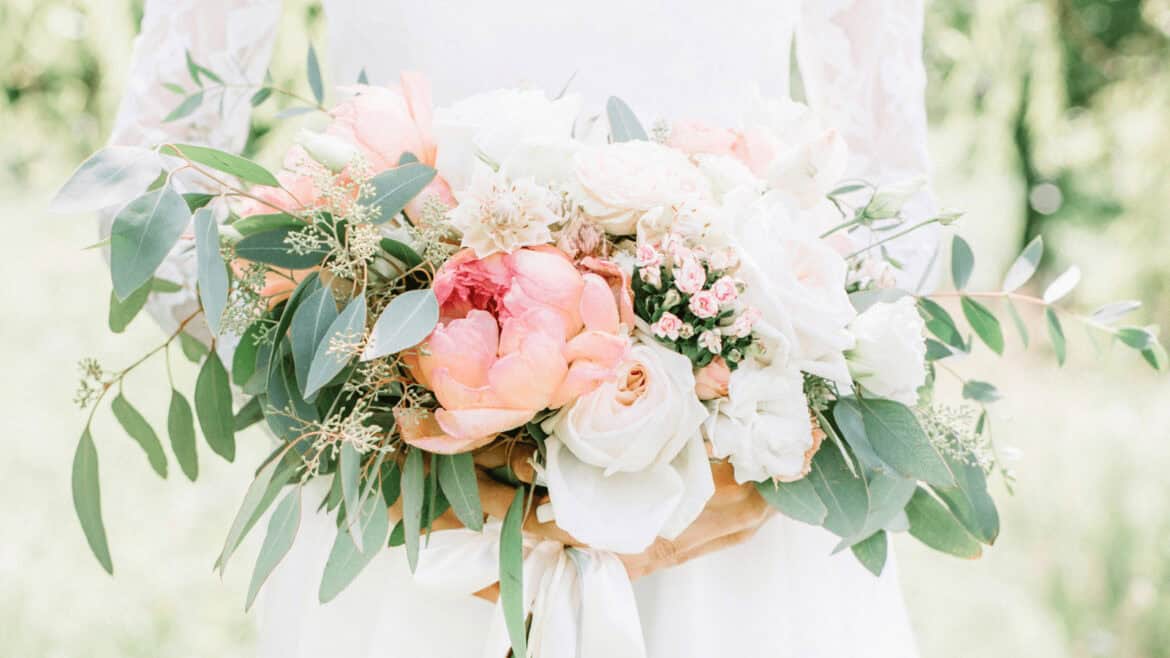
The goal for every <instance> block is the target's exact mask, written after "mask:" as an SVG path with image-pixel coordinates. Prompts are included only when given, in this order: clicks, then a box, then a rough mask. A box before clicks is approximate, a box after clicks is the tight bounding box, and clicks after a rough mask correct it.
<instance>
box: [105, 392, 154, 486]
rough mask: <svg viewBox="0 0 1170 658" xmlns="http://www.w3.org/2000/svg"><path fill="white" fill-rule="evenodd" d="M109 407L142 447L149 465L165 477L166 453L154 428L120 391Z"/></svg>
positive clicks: (123, 427) (131, 436)
mask: <svg viewBox="0 0 1170 658" xmlns="http://www.w3.org/2000/svg"><path fill="white" fill-rule="evenodd" d="M110 408H111V409H112V410H113V411H114V417H115V418H117V419H118V422H119V423H120V424H121V425H122V429H124V430H126V433H127V434H129V435H130V438H132V439H134V440H135V441H137V442H138V445H139V446H141V447H142V451H143V452H145V453H146V458H147V460H149V461H150V467H151V468H153V469H154V472H155V473H158V474H159V477H164V478H165V477H166V476H167V455H166V453H165V452H163V447H162V442H160V441H159V440H158V435H157V434H155V433H154V428H152V427H151V426H150V423H148V422H146V419H145V418H143V417H142V414H141V413H139V412H138V410H137V409H135V408H134V405H132V404H130V402H129V401H128V400H127V399H126V398H125V397H124V396H123V395H122V394H120V393H119V394H118V397H116V398H114V402H113V404H111V405H110Z"/></svg>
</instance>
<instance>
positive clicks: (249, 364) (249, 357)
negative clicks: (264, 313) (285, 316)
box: [232, 322, 264, 387]
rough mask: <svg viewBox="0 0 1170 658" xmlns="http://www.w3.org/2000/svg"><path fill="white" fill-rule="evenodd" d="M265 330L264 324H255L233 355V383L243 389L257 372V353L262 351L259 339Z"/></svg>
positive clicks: (247, 331) (246, 333) (242, 338)
mask: <svg viewBox="0 0 1170 658" xmlns="http://www.w3.org/2000/svg"><path fill="white" fill-rule="evenodd" d="M263 329H264V325H263V324H262V323H260V322H253V323H252V324H250V325H248V328H247V329H245V330H244V335H242V336H240V342H239V343H237V344H236V351H235V352H234V353H233V354H232V381H233V382H235V384H236V386H239V387H243V386H244V384H247V383H248V380H249V379H251V378H252V375H253V374H254V373H255V372H256V352H258V351H259V349H260V345H259V344H258V343H257V339H258V338H259V334H260V332H261V331H262V330H263Z"/></svg>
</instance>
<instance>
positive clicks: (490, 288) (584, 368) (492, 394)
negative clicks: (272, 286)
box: [400, 247, 629, 454]
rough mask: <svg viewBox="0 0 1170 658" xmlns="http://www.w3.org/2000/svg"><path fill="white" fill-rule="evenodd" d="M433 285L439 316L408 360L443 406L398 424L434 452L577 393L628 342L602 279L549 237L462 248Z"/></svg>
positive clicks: (607, 371)
mask: <svg viewBox="0 0 1170 658" xmlns="http://www.w3.org/2000/svg"><path fill="white" fill-rule="evenodd" d="M434 291H435V295H436V297H437V298H438V300H439V304H440V318H441V323H440V325H439V326H438V327H437V328H436V329H435V330H434V332H432V333H431V335H430V337H429V338H428V339H427V340H426V342H425V343H423V345H422V346H420V348H419V349H418V350H417V352H416V353H415V354H414V355H412V356H411V357H410V358H409V359H408V360H409V362H410V363H411V369H412V372H413V373H414V375H415V377H416V378H417V379H418V381H419V383H420V384H422V385H423V386H426V387H427V388H429V389H430V390H431V391H433V392H434V394H435V397H436V399H438V401H439V405H440V407H441V408H440V409H438V410H436V411H435V412H434V415H433V422H430V421H429V420H426V421H425V422H420V423H417V425H418V426H417V427H415V428H413V429H411V430H410V431H407V430H408V428H406V427H401V428H400V431H401V432H402V435H403V439H404V440H405V441H406V442H407V443H410V444H412V445H415V446H418V447H421V448H423V449H425V450H428V451H431V452H437V453H444V454H454V453H459V452H466V451H468V450H474V449H475V448H477V447H480V446H482V445H485V444H487V443H488V442H490V441H491V440H492V439H493V438H495V436H496V435H497V434H498V433H499V432H503V431H506V430H509V429H512V428H515V427H519V426H520V425H523V424H524V423H527V422H528V421H530V420H532V418H533V417H534V416H535V415H536V413H537V412H539V411H540V410H542V409H555V408H558V407H561V406H563V405H565V404H567V403H569V402H571V401H573V400H575V399H576V398H577V397H578V396H580V395H582V394H584V393H588V392H590V391H592V390H593V389H594V388H596V387H597V386H598V385H600V384H601V383H602V382H605V381H609V380H611V379H612V378H613V377H614V376H615V373H616V371H617V367H618V366H619V365H620V364H621V362H622V360H623V359H624V358H625V356H626V353H627V351H628V347H629V343H628V340H627V339H626V338H625V337H624V336H623V335H621V334H620V333H619V325H620V318H619V309H618V302H617V300H616V299H615V297H614V293H613V292H612V291H611V290H610V287H609V285H608V284H607V283H606V281H605V279H603V278H602V277H600V276H598V275H596V274H593V273H585V274H581V273H580V272H578V271H577V268H576V267H574V265H573V263H572V262H571V261H570V260H569V259H568V258H567V257H566V256H565V255H564V254H562V253H561V252H559V251H557V250H556V249H553V248H551V247H536V248H530V249H519V250H517V251H515V252H513V253H511V254H502V253H500V254H493V255H491V256H489V257H487V258H483V259H477V258H475V256H474V253H473V252H471V251H470V250H464V251H461V252H459V253H458V254H456V255H455V256H454V257H453V258H452V259H451V260H450V261H448V262H447V263H446V264H445V265H444V266H443V267H442V268H441V269H440V270H439V272H438V273H437V274H436V275H435V284H434ZM402 424H403V423H402V422H401V421H400V425H402Z"/></svg>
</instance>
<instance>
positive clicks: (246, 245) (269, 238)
mask: <svg viewBox="0 0 1170 658" xmlns="http://www.w3.org/2000/svg"><path fill="white" fill-rule="evenodd" d="M299 230H300V229H296V228H278V229H274V230H271V231H264V232H263V233H253V234H252V235H249V236H248V237H246V238H244V239H243V240H240V241H239V242H237V243H236V255H237V256H239V257H240V258H246V259H247V260H250V261H255V262H257V263H266V264H268V265H273V266H275V267H283V268H287V269H292V270H303V269H307V268H310V267H314V266H316V265H320V264H321V261H322V260H324V259H325V256H326V254H327V253H328V252H327V251H325V250H324V249H314V250H311V251H308V252H306V253H303V254H298V253H293V252H291V251H289V246H288V243H286V242H285V238H287V237H288V234H289V233H294V232H297V231H299Z"/></svg>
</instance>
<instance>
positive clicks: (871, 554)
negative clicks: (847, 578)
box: [850, 530, 889, 576]
mask: <svg viewBox="0 0 1170 658" xmlns="http://www.w3.org/2000/svg"><path fill="white" fill-rule="evenodd" d="M850 548H851V549H852V550H853V555H854V556H855V557H856V558H857V561H858V562H860V563H861V566H863V567H865V568H866V570H867V571H869V572H870V573H872V574H873V575H875V576H880V575H882V570H883V569H885V567H886V557H887V554H888V552H889V538H888V537H887V536H886V533H885V531H884V530H879V531H877V532H875V533H873V534H872V535H870V536H869V537H868V538H867V539H865V540H863V541H860V542H858V543H856V544H854V545H853V546H852V547H850Z"/></svg>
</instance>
